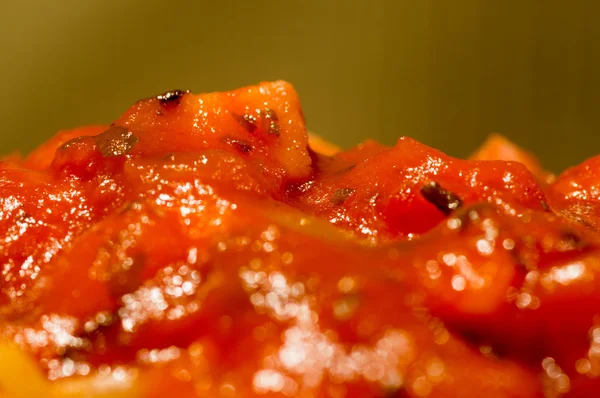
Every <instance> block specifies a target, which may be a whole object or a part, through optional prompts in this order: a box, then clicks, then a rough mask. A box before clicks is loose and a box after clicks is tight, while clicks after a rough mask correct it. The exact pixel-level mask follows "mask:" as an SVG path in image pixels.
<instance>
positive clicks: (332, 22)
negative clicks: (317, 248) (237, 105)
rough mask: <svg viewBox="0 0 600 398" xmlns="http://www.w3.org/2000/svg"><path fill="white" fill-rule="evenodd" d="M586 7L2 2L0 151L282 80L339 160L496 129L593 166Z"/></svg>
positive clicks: (595, 79) (477, 136)
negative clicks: (134, 107) (171, 100)
mask: <svg viewBox="0 0 600 398" xmlns="http://www.w3.org/2000/svg"><path fill="white" fill-rule="evenodd" d="M596 3H597V2H596V1H593V0H570V1H553V0H545V1H541V0H539V1H538V0H530V1H528V0H520V1H511V0H505V1H492V0H396V1H394V0H370V1H366V0H365V1H352V0H345V1H333V0H331V1H327V0H321V1H312V0H304V1H293V0H289V1H223V0H219V1H206V0H197V1H189V2H185V1H166V0H128V1H123V0H120V1H116V0H103V1H92V0H89V1H81V0H54V1H46V0H37V1H31V0H25V1H11V2H9V1H5V2H3V4H2V11H0V13H1V14H2V16H0V18H1V22H2V23H0V46H1V47H0V48H1V49H2V51H1V53H0V54H1V58H0V60H1V62H0V87H1V89H2V90H1V94H0V117H2V127H1V128H0V140H1V141H0V148H1V149H2V152H4V153H8V152H11V151H13V150H20V151H22V152H27V151H29V150H30V149H31V148H33V147H34V146H35V145H36V144H37V143H39V142H40V141H42V140H43V139H46V138H48V137H49V136H51V135H52V134H53V133H54V132H56V131H57V130H59V129H66V128H70V127H74V126H78V125H85V124H93V123H110V122H111V121H112V120H113V119H115V118H116V117H117V116H118V115H119V114H120V113H122V112H124V111H125V109H126V108H127V107H128V106H129V105H131V104H132V103H133V102H135V101H136V100H137V99H139V98H142V97H148V96H151V95H154V94H158V93H161V92H164V91H166V90H170V89H174V88H182V89H190V90H192V91H195V92H203V91H214V90H226V89H233V88H236V87H239V86H243V85H248V84H252V83H256V82H259V81H261V80H274V79H285V80H288V81H290V82H292V83H293V84H294V85H295V87H296V89H297V90H298V92H299V94H300V97H301V100H302V103H303V107H304V113H305V115H306V117H307V122H308V127H309V129H311V130H312V131H314V132H317V133H319V134H320V135H323V136H325V137H326V138H329V139H331V140H334V141H336V142H338V143H340V144H342V145H344V146H346V147H349V146H351V145H354V144H356V143H358V142H360V141H361V140H364V139H366V138H375V139H377V140H380V141H383V142H385V143H387V144H393V143H394V142H395V140H396V139H397V137H399V136H402V135H408V136H412V137H415V138H417V139H418V140H420V141H422V142H424V143H426V144H428V145H431V146H435V147H438V148H440V149H442V150H444V151H445V152H447V153H449V154H452V155H454V156H466V155H468V154H469V153H470V152H472V151H473V150H474V149H475V148H476V147H477V146H478V145H479V144H480V143H481V142H482V141H483V140H484V139H485V137H486V136H487V135H488V134H489V133H490V132H500V133H502V134H504V135H506V136H508V137H509V138H511V139H512V140H514V141H516V142H517V143H518V144H520V145H522V146H524V147H526V148H528V149H530V150H532V151H534V152H535V153H537V154H538V155H539V157H540V158H541V160H542V162H543V163H544V164H545V165H546V166H548V167H550V168H551V169H553V170H555V171H556V170H560V169H563V168H565V167H567V166H570V165H573V164H575V163H577V162H579V161H581V160H582V159H583V158H585V157H589V156H591V155H595V154H599V153H600V111H599V106H600V94H599V93H600V24H598V21H597V20H598V12H597V11H598V10H600V7H598V6H597V5H596Z"/></svg>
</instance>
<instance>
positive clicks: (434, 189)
mask: <svg viewBox="0 0 600 398" xmlns="http://www.w3.org/2000/svg"><path fill="white" fill-rule="evenodd" d="M311 142H313V143H316V144H314V145H313V147H312V148H311V147H310V146H309V137H308V135H307V133H306V128H305V124H304V116H303V114H302V111H301V109H300V105H299V101H298V98H297V95H296V93H295V92H294V90H293V88H292V87H291V86H290V85H289V84H287V83H284V82H274V83H262V84H260V85H257V86H252V87H247V88H243V89H239V90H236V91H231V92H226V93H210V94H202V95H194V94H191V93H188V92H186V91H182V90H176V91H173V92H169V93H165V94H163V95H161V96H158V97H156V98H150V99H145V100H142V101H140V102H138V103H137V104H135V105H134V106H133V107H132V108H131V109H129V110H128V111H127V112H126V113H125V114H124V115H123V116H122V117H121V118H119V119H118V120H116V121H115V122H114V123H113V124H112V125H111V126H104V127H103V126H96V127H89V128H81V129H77V130H73V131H68V132H62V133H60V134H58V135H57V136H56V137H55V138H53V139H52V140H50V141H49V142H47V143H46V144H43V145H42V146H40V147H39V148H38V149H37V150H36V151H34V152H33V153H32V154H30V155H29V156H28V157H26V158H25V159H22V160H10V161H9V160H7V161H4V162H2V163H0V235H1V236H2V239H1V240H0V248H1V250H0V261H1V262H2V278H1V279H0V334H1V335H2V337H3V340H4V341H10V342H13V343H14V344H16V345H17V346H18V347H19V349H20V350H22V351H23V352H26V353H27V355H28V356H30V357H31V358H33V360H34V361H35V362H36V364H37V366H38V367H39V369H40V371H41V372H43V374H44V375H45V377H47V378H48V379H49V380H51V381H52V383H61V382H63V381H64V380H83V382H85V380H91V379H92V378H98V377H102V378H104V379H103V380H105V381H106V383H108V381H110V380H112V381H118V382H123V381H127V382H128V384H127V385H128V386H129V387H128V388H131V389H132V390H131V391H135V395H134V393H133V392H132V393H131V394H130V395H129V396H140V397H166V396H172V397H176V396H181V397H192V396H201V397H247V396H299V397H365V396H369V397H370V396H373V397H480V396H486V397H542V396H547V397H559V396H570V397H595V396H597V395H598V394H599V393H600V381H599V379H598V378H597V377H598V376H600V317H599V315H600V310H599V308H600V279H599V274H598V272H599V271H600V239H599V236H598V233H597V227H598V226H599V225H600V224H599V218H598V217H599V216H600V210H598V211H597V209H600V206H599V203H600V202H599V199H600V196H599V195H598V192H600V190H599V189H598V187H599V186H600V177H598V175H600V174H599V173H598V172H599V171H600V163H599V162H600V161H598V160H597V159H595V158H594V159H591V160H588V161H586V162H584V163H583V164H582V165H580V166H577V167H575V168H573V169H570V170H568V171H566V172H565V173H563V174H561V175H559V176H558V177H556V178H555V177H554V176H552V175H550V174H549V173H547V172H545V171H544V170H543V169H542V168H541V167H540V166H539V164H538V163H537V162H536V161H535V159H534V158H533V157H532V156H531V155H529V154H526V153H524V152H523V151H521V150H520V149H519V148H517V147H515V146H514V145H513V144H511V143H510V142H508V141H506V140H504V139H502V138H501V137H493V138H492V139H490V141H489V142H488V143H486V144H485V145H484V147H483V148H482V149H481V150H480V151H478V152H477V153H476V154H475V155H474V156H473V159H471V160H460V159H455V158H452V157H449V156H447V155H445V154H443V153H441V152H439V151H437V150H434V149H432V148H429V147H427V146H425V145H422V144H420V143H418V142H416V141H414V140H412V139H410V138H400V139H399V140H398V142H397V144H396V145H395V146H394V147H392V148H388V147H385V146H382V145H379V144H377V143H374V142H370V141H368V142H365V143H363V144H361V145H359V146H357V147H356V148H353V149H350V150H347V151H339V150H338V149H337V148H336V147H334V146H331V145H329V144H327V143H323V142H322V141H317V140H312V139H311ZM1 388H2V385H0V391H2V390H1ZM6 392H7V391H5V393H6ZM8 392H10V391H8Z"/></svg>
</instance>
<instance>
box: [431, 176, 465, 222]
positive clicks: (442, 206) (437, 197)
mask: <svg viewBox="0 0 600 398" xmlns="http://www.w3.org/2000/svg"><path fill="white" fill-rule="evenodd" d="M421 195H423V197H424V198H425V200H427V201H428V202H429V203H431V204H432V205H434V206H435V207H437V208H438V210H439V211H441V212H442V213H444V214H445V215H449V214H450V213H452V212H453V211H454V210H456V209H458V208H460V207H461V206H462V200H461V199H460V198H459V197H458V195H456V194H455V193H453V192H450V191H447V190H445V189H444V188H442V187H441V186H440V185H439V184H438V183H437V182H435V181H431V182H429V183H427V184H425V185H423V187H422V188H421Z"/></svg>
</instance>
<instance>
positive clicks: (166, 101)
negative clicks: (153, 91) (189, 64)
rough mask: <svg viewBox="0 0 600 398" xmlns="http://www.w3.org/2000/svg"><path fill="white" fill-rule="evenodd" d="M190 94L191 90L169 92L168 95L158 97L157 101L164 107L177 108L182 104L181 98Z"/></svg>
mask: <svg viewBox="0 0 600 398" xmlns="http://www.w3.org/2000/svg"><path fill="white" fill-rule="evenodd" d="M189 92H190V90H173V91H167V92H166V93H163V94H161V95H157V96H156V99H157V100H158V101H159V102H160V104H161V105H162V106H164V107H171V106H176V105H179V103H180V102H181V98H182V97H183V96H184V95H186V94H187V93H189Z"/></svg>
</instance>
